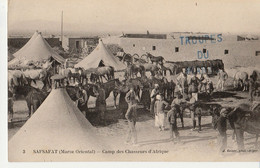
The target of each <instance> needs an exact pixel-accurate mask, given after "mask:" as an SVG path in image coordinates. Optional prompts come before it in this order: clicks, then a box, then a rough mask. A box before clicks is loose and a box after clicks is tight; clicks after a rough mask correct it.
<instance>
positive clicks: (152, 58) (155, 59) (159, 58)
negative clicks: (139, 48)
mask: <svg viewBox="0 0 260 168" xmlns="http://www.w3.org/2000/svg"><path fill="white" fill-rule="evenodd" d="M146 54H147V58H149V59H150V61H151V62H152V64H153V63H154V62H155V63H156V64H158V63H162V64H163V61H164V58H163V56H153V55H152V54H150V53H148V52H146Z"/></svg>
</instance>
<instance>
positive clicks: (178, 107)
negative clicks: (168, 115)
mask: <svg viewBox="0 0 260 168" xmlns="http://www.w3.org/2000/svg"><path fill="white" fill-rule="evenodd" d="M185 102H186V101H185V100H183V99H182V96H181V94H180V93H177V98H175V99H173V101H172V104H171V107H172V108H175V110H176V112H177V114H179V116H180V118H181V125H182V128H184V121H183V108H182V104H183V103H185Z"/></svg>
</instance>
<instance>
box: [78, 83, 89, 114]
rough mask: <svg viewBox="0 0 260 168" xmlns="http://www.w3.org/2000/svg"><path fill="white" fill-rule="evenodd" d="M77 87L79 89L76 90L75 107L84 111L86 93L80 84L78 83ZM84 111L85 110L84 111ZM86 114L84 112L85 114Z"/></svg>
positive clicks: (86, 98)
mask: <svg viewBox="0 0 260 168" xmlns="http://www.w3.org/2000/svg"><path fill="white" fill-rule="evenodd" d="M77 87H78V88H79V90H78V91H77V99H78V100H77V101H76V105H77V107H78V108H79V109H80V111H83V110H84V111H85V110H87V109H86V103H87V100H88V95H87V92H86V90H85V89H83V88H82V85H81V84H78V85H77ZM85 113H86V111H85ZM85 116H86V114H85Z"/></svg>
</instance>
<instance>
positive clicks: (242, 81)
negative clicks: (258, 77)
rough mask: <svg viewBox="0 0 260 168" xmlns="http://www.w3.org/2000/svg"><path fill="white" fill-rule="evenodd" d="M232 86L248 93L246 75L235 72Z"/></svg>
mask: <svg viewBox="0 0 260 168" xmlns="http://www.w3.org/2000/svg"><path fill="white" fill-rule="evenodd" d="M233 86H234V89H239V88H241V89H242V90H243V91H248V89H249V86H248V73H246V72H240V71H238V72H236V73H235V75H234V80H233Z"/></svg>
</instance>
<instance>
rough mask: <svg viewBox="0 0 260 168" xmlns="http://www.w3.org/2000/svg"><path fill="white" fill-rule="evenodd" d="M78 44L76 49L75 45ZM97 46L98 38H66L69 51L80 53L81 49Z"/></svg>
mask: <svg viewBox="0 0 260 168" xmlns="http://www.w3.org/2000/svg"><path fill="white" fill-rule="evenodd" d="M77 41H78V43H79V48H77V47H76V43H77ZM97 44H98V38H68V45H69V51H72V52H79V53H81V52H82V49H83V48H87V47H88V48H89V47H90V48H93V46H96V45H97Z"/></svg>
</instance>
